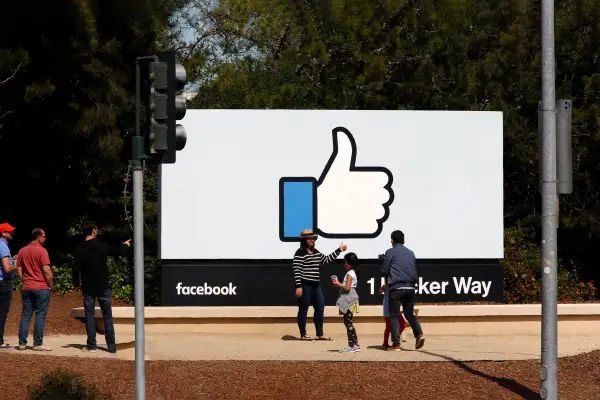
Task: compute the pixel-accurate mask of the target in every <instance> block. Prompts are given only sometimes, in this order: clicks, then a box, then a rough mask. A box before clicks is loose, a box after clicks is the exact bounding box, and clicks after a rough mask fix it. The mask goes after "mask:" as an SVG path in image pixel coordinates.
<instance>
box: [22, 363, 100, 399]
mask: <svg viewBox="0 0 600 400" xmlns="http://www.w3.org/2000/svg"><path fill="white" fill-rule="evenodd" d="M29 398H30V399H31V400H110V399H111V397H110V396H108V395H105V394H102V393H101V392H100V391H98V389H97V388H96V387H95V386H94V385H91V384H85V382H84V381H83V376H82V375H80V374H76V373H72V372H69V371H65V370H62V369H57V370H55V371H52V372H49V373H47V374H45V375H44V376H43V378H42V380H41V383H40V384H39V385H38V386H37V387H29Z"/></svg>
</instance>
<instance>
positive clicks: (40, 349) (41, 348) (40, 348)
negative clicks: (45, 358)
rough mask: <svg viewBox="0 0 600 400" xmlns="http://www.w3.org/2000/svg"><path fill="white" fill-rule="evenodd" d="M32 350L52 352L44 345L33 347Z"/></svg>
mask: <svg viewBox="0 0 600 400" xmlns="http://www.w3.org/2000/svg"><path fill="white" fill-rule="evenodd" d="M32 350H35V351H52V349H51V348H50V347H48V346H46V345H45V344H40V345H39V346H33V348H32Z"/></svg>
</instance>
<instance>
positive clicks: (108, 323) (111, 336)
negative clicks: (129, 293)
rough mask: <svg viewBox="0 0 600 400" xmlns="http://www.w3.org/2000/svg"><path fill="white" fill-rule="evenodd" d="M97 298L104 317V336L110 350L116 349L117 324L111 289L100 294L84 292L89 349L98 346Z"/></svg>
mask: <svg viewBox="0 0 600 400" xmlns="http://www.w3.org/2000/svg"><path fill="white" fill-rule="evenodd" d="M96 298H97V299H98V304H99V305H100V310H101V311H102V318H103V319H104V336H105V338H106V345H107V346H108V350H109V351H113V350H114V351H116V345H115V325H114V322H113V317H112V305H111V297H110V289H106V290H105V291H103V292H100V293H99V294H95V293H83V308H84V310H85V330H86V332H87V347H88V348H89V349H95V348H96V320H95V313H96Z"/></svg>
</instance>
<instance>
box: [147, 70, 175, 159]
mask: <svg viewBox="0 0 600 400" xmlns="http://www.w3.org/2000/svg"><path fill="white" fill-rule="evenodd" d="M167 76H168V65H167V64H166V63H164V62H153V63H150V68H149V83H150V90H149V92H150V93H149V99H148V105H149V107H148V109H149V111H150V118H149V121H148V131H149V132H148V133H149V135H148V140H147V141H146V153H147V155H148V156H150V157H152V158H154V157H161V156H162V155H163V154H164V152H166V151H167V150H168V119H169V111H168V108H169V106H168V100H169V97H168V87H169V86H168V79H167Z"/></svg>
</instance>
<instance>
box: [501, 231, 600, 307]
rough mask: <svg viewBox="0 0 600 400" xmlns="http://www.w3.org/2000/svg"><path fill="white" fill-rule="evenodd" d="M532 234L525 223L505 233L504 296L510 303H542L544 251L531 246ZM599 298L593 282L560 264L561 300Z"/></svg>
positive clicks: (559, 296)
mask: <svg viewBox="0 0 600 400" xmlns="http://www.w3.org/2000/svg"><path fill="white" fill-rule="evenodd" d="M532 233H533V232H532V231H531V230H530V229H527V228H525V227H524V226H523V225H522V224H518V225H516V226H514V227H512V228H508V229H506V230H505V232H504V243H505V248H504V254H505V256H504V260H503V264H504V290H505V292H504V297H505V301H506V302H507V303H514V304H525V303H538V302H540V300H541V251H540V249H539V247H538V246H536V245H535V244H533V243H532V241H531V237H532ZM596 296H597V290H596V288H595V287H594V283H593V282H581V281H580V280H579V276H578V274H577V273H576V272H575V270H573V269H572V270H569V269H567V268H565V267H564V266H563V265H561V264H559V269H558V299H559V301H566V302H577V301H590V300H595V299H596Z"/></svg>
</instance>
